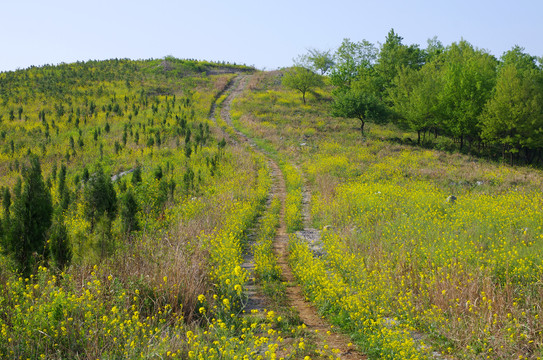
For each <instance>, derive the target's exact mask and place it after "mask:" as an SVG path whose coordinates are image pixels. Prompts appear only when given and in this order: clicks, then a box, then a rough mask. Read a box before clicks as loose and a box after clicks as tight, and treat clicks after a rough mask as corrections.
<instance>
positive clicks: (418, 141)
mask: <svg viewBox="0 0 543 360" xmlns="http://www.w3.org/2000/svg"><path fill="white" fill-rule="evenodd" d="M417 145H420V130H417Z"/></svg>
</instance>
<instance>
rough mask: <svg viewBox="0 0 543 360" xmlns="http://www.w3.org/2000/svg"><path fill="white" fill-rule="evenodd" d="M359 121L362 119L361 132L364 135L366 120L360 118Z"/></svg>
mask: <svg viewBox="0 0 543 360" xmlns="http://www.w3.org/2000/svg"><path fill="white" fill-rule="evenodd" d="M359 119H360V132H361V133H362V134H364V119H362V118H359Z"/></svg>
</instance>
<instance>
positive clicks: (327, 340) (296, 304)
mask: <svg viewBox="0 0 543 360" xmlns="http://www.w3.org/2000/svg"><path fill="white" fill-rule="evenodd" d="M248 79H249V76H247V75H243V76H238V78H237V79H236V80H235V81H234V82H233V85H232V90H231V91H230V93H229V95H228V97H227V98H226V100H225V101H224V103H223V106H222V108H221V117H222V119H223V120H224V121H225V122H226V123H227V124H228V125H229V126H230V127H232V128H233V129H234V130H235V131H236V133H237V135H238V136H239V138H240V139H241V140H242V141H246V142H248V143H249V144H250V146H252V147H253V148H255V150H256V151H259V152H261V153H262V154H264V155H265V156H266V157H267V158H268V161H269V164H270V167H271V170H272V176H273V182H274V186H273V189H272V194H270V197H272V196H274V197H277V198H278V199H279V200H280V202H281V204H282V206H281V213H280V223H279V229H278V231H277V235H276V237H275V240H274V252H275V255H276V256H277V259H278V264H279V266H280V267H281V272H282V276H283V280H284V281H285V282H287V284H288V285H287V298H288V303H289V305H290V306H291V307H292V308H294V309H295V310H296V311H297V312H298V314H299V317H300V319H301V321H302V322H303V323H304V324H305V325H306V327H307V330H308V331H309V332H310V333H313V334H315V337H316V342H317V346H318V347H321V346H323V344H327V345H328V346H329V347H330V348H332V349H337V350H338V351H339V352H338V356H339V358H341V359H348V360H350V359H365V358H366V357H365V356H364V355H362V354H361V353H359V352H358V351H357V350H356V349H355V348H354V347H353V346H352V345H351V344H350V339H349V338H348V337H347V336H345V335H343V334H338V333H334V332H332V331H330V330H331V326H330V324H329V323H327V322H326V321H325V320H324V319H322V317H321V316H319V314H318V312H317V310H316V309H315V307H313V306H312V305H311V304H310V303H309V302H307V301H306V300H305V296H304V295H303V291H302V289H301V287H300V286H298V285H297V284H296V280H295V278H294V275H293V273H292V271H291V269H290V266H289V265H288V241H289V235H288V233H287V227H286V223H285V199H286V196H287V190H286V186H285V180H284V176H283V172H282V171H281V168H280V167H279V165H278V164H277V163H276V162H275V161H274V160H273V158H272V157H271V156H270V155H269V154H268V153H266V152H265V151H264V150H262V149H260V148H258V147H257V146H256V145H255V143H254V142H253V141H252V140H251V139H250V138H248V137H247V136H246V135H244V134H242V133H241V132H240V131H238V130H237V129H236V128H235V127H234V125H233V123H232V119H231V117H230V106H231V103H232V100H233V99H234V98H235V97H237V96H239V95H240V94H241V93H242V92H243V90H244V89H245V85H246V83H247V81H248ZM304 194H305V196H304V214H303V217H304V220H305V221H304V224H305V226H308V224H309V218H310V217H309V196H308V192H304ZM309 235H311V237H313V238H315V237H316V236H318V231H317V230H314V229H310V228H306V229H304V230H303V231H301V232H299V236H301V237H305V238H306V240H307V237H308V236H309ZM309 240H311V239H309ZM313 240H314V239H313ZM255 294H256V290H255ZM255 294H251V293H249V296H250V297H251V296H252V295H255Z"/></svg>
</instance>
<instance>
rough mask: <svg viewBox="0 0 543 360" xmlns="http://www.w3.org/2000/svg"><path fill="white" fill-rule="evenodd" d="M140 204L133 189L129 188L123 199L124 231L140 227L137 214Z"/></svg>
mask: <svg viewBox="0 0 543 360" xmlns="http://www.w3.org/2000/svg"><path fill="white" fill-rule="evenodd" d="M138 211H139V206H138V203H137V201H136V197H135V196H134V193H133V191H132V189H128V190H127V191H126V192H125V194H124V195H123V197H122V199H121V220H122V224H123V232H125V233H130V232H132V231H137V230H139V229H140V226H139V223H138V219H137V214H138Z"/></svg>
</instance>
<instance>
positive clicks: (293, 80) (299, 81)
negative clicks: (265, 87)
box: [283, 66, 323, 104]
mask: <svg viewBox="0 0 543 360" xmlns="http://www.w3.org/2000/svg"><path fill="white" fill-rule="evenodd" d="M322 83H323V82H322V77H321V76H320V75H318V74H315V73H314V72H313V71H311V70H309V69H306V68H304V67H301V66H294V67H291V68H290V69H288V70H287V71H285V73H284V75H283V85H284V86H285V87H287V88H289V89H293V90H298V91H299V92H301V93H302V99H303V101H304V104H305V94H306V93H307V92H308V91H309V90H311V89H313V88H315V87H319V86H322Z"/></svg>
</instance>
